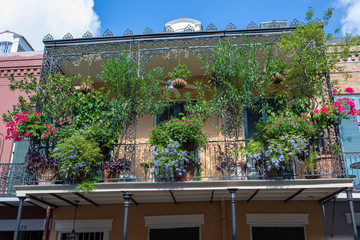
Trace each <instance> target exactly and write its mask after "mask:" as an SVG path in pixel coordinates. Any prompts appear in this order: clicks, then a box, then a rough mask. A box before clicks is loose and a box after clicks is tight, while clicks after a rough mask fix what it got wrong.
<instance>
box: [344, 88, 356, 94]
mask: <svg viewBox="0 0 360 240" xmlns="http://www.w3.org/2000/svg"><path fill="white" fill-rule="evenodd" d="M345 92H347V93H354V89H352V88H351V87H348V88H345Z"/></svg>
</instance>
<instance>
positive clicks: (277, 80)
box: [271, 72, 285, 84]
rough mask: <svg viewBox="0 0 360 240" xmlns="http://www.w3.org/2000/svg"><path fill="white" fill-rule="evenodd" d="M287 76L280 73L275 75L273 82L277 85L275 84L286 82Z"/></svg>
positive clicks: (272, 77) (272, 78)
mask: <svg viewBox="0 0 360 240" xmlns="http://www.w3.org/2000/svg"><path fill="white" fill-rule="evenodd" d="M284 78H285V76H284V74H281V73H279V72H277V73H275V75H273V76H271V80H272V81H273V82H274V83H275V84H279V83H281V82H282V81H283V80H284Z"/></svg>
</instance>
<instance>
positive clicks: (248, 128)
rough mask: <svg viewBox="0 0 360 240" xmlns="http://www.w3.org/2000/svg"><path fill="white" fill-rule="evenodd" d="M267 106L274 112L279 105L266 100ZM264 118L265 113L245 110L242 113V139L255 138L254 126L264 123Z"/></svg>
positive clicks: (273, 101)
mask: <svg viewBox="0 0 360 240" xmlns="http://www.w3.org/2000/svg"><path fill="white" fill-rule="evenodd" d="M267 102H268V104H269V106H270V107H271V108H272V109H273V111H274V112H277V111H278V110H279V108H280V107H279V104H277V103H276V101H275V100H274V99H268V100H267ZM265 120H266V116H265V112H260V111H253V110H245V111H244V122H243V124H244V128H243V130H244V138H246V139H250V138H256V133H257V129H256V124H257V123H258V122H260V121H265Z"/></svg>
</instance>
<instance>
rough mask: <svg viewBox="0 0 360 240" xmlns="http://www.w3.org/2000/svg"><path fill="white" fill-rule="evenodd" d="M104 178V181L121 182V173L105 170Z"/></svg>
mask: <svg viewBox="0 0 360 240" xmlns="http://www.w3.org/2000/svg"><path fill="white" fill-rule="evenodd" d="M103 179H104V182H119V181H120V173H112V172H109V171H106V170H104V171H103Z"/></svg>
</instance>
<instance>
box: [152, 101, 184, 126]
mask: <svg viewBox="0 0 360 240" xmlns="http://www.w3.org/2000/svg"><path fill="white" fill-rule="evenodd" d="M184 105H185V102H176V103H175V104H174V105H172V106H170V107H168V108H166V109H165V111H164V112H163V113H162V114H161V115H158V116H156V124H159V123H161V122H163V121H166V120H169V119H170V118H172V117H177V118H178V117H180V113H184Z"/></svg>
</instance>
